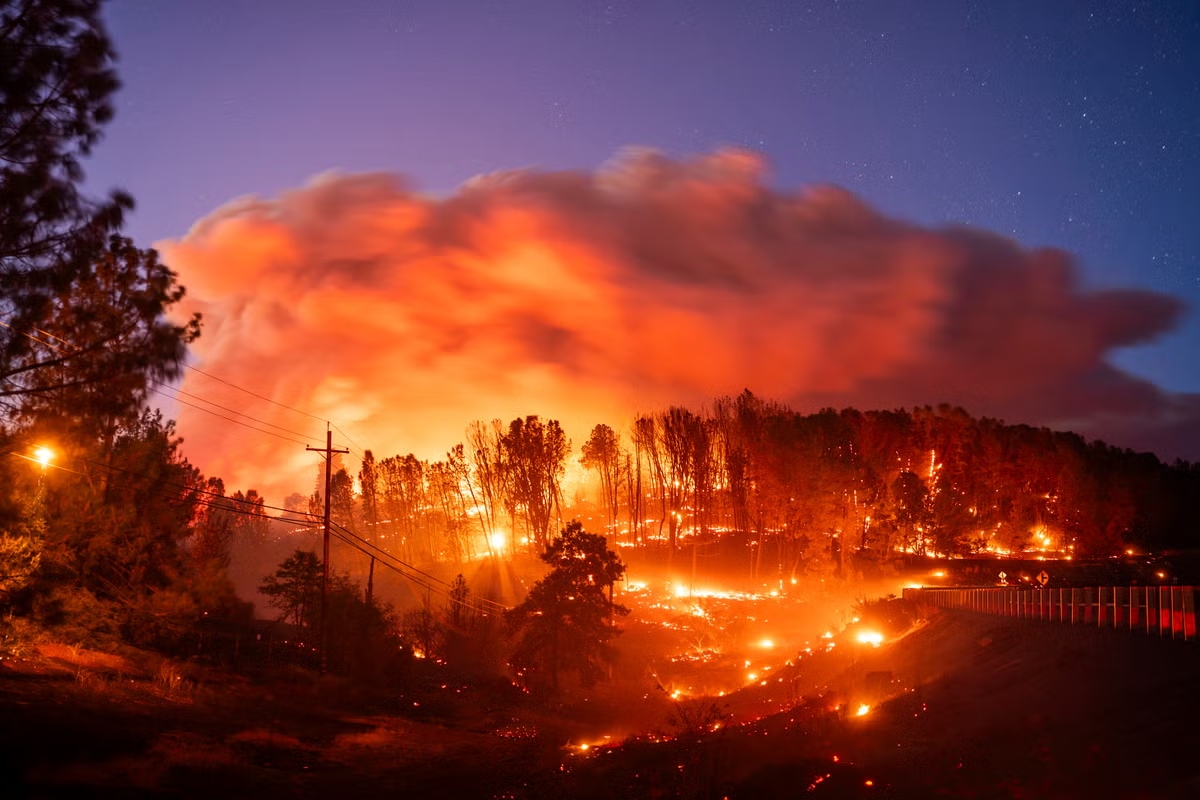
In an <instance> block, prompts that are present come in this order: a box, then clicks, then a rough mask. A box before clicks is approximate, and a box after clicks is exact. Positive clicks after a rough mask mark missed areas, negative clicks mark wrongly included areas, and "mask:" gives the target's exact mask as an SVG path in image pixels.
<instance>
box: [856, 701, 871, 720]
mask: <svg viewBox="0 0 1200 800" xmlns="http://www.w3.org/2000/svg"><path fill="white" fill-rule="evenodd" d="M870 711H871V707H870V706H869V705H867V704H866V703H860V704H859V706H858V710H857V711H855V712H854V716H856V717H865V716H866V715H867V714H868V713H869V712H870Z"/></svg>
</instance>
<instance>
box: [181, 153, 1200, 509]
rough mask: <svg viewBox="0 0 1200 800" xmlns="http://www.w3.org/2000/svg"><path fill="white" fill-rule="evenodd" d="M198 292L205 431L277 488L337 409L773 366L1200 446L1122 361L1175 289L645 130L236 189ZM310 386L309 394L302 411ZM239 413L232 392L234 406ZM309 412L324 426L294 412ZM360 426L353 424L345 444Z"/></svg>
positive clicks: (806, 404)
mask: <svg viewBox="0 0 1200 800" xmlns="http://www.w3.org/2000/svg"><path fill="white" fill-rule="evenodd" d="M159 247H160V249H161V250H162V251H163V255H164V257H165V260H166V261H167V263H169V264H171V265H172V267H173V268H174V269H175V270H177V271H178V273H179V275H180V281H181V282H182V283H183V284H184V285H185V286H186V287H187V289H188V296H187V298H186V300H185V302H184V303H183V304H182V306H183V307H182V308H181V309H180V311H181V312H182V313H190V312H192V311H200V312H201V313H202V314H203V315H204V332H203V335H202V337H201V338H200V339H199V340H198V341H197V342H196V343H195V345H193V357H194V363H195V365H196V366H197V367H199V368H200V369H202V370H204V372H206V373H209V374H210V375H213V376H219V378H221V379H222V380H224V381H227V382H229V383H231V384H236V385H237V386H241V387H244V388H246V389H249V390H251V391H253V392H255V393H257V394H259V395H262V396H263V397H269V398H271V399H272V400H274V401H276V402H277V403H281V404H284V405H286V406H290V407H291V408H284V407H282V406H279V405H273V404H271V403H267V402H264V401H262V400H261V399H259V398H255V397H251V396H248V395H245V394H244V393H239V392H234V391H233V390H232V389H231V388H230V387H229V386H228V385H226V384H221V383H218V382H216V381H214V380H212V379H211V378H209V377H208V376H206V375H202V374H200V373H197V372H193V371H189V372H188V374H187V377H186V379H185V380H184V382H183V384H182V389H183V390H184V391H185V392H189V393H192V395H194V397H192V398H189V396H188V395H183V396H182V397H181V402H187V403H192V404H194V405H200V404H201V403H199V402H198V401H197V398H200V397H203V398H205V399H207V400H211V401H214V402H217V403H221V404H223V405H225V406H227V407H228V408H231V409H236V411H237V412H240V413H243V414H247V415H250V416H252V417H253V418H254V419H255V420H258V422H253V423H252V424H254V425H255V426H256V427H260V428H263V427H265V426H264V425H263V423H270V424H271V425H274V426H278V428H269V429H268V430H271V431H273V433H274V435H266V434H261V433H256V432H253V431H248V430H247V429H246V428H245V427H243V426H239V425H234V424H232V423H231V422H229V421H228V420H227V419H222V418H220V417H218V416H216V415H214V414H213V413H206V412H202V411H199V410H197V409H196V408H195V407H194V405H182V406H181V407H180V408H179V410H178V419H179V429H180V432H181V433H182V435H183V436H184V438H185V442H186V444H185V446H184V449H185V452H186V453H187V454H188V457H189V458H190V459H191V460H192V461H193V463H195V464H196V465H197V466H199V467H200V468H201V469H202V470H203V471H204V472H205V473H206V474H210V475H217V476H221V477H223V478H225V482H226V485H227V486H230V487H231V488H250V487H256V488H259V489H260V490H262V491H264V492H265V493H267V494H268V502H277V501H278V500H279V499H281V497H282V494H286V493H289V492H291V491H300V492H309V491H311V489H312V480H313V474H314V466H313V465H314V458H313V454H312V453H308V452H306V451H305V450H304V446H303V445H304V444H306V443H316V442H319V443H322V444H323V442H324V424H323V423H321V422H320V421H318V420H317V419H315V418H314V417H319V418H322V419H331V420H333V421H334V422H335V423H336V424H337V425H338V427H339V431H342V432H344V433H345V434H348V435H349V437H351V438H352V440H353V442H354V444H353V445H352V446H354V447H355V449H356V450H359V451H361V449H364V448H369V449H372V450H374V452H375V454H376V456H377V457H385V456H389V455H394V454H403V453H407V452H410V451H411V452H414V453H416V454H417V455H418V456H421V457H427V458H440V457H441V456H442V454H443V453H444V452H445V450H446V449H447V448H449V447H450V446H451V445H453V444H455V443H457V442H459V441H462V438H463V431H464V429H465V427H466V425H467V424H468V423H469V422H470V421H472V420H476V419H480V420H490V419H493V418H500V419H503V420H505V421H507V420H509V419H512V418H513V417H515V416H518V415H525V414H539V415H541V416H543V417H547V418H557V419H559V420H561V421H562V422H563V425H564V428H566V430H567V431H568V433H569V435H571V436H572V439H573V440H574V444H575V447H576V449H577V448H578V445H579V444H580V443H581V442H582V439H583V437H585V436H586V434H587V432H588V430H590V428H591V427H592V426H593V425H595V424H596V423H598V422H605V423H608V424H610V425H612V426H613V427H614V428H615V429H617V430H622V431H623V430H624V429H625V428H626V426H627V424H628V422H629V421H630V419H631V418H632V416H633V414H634V413H636V412H638V411H651V410H657V409H659V408H663V407H666V406H668V405H671V404H682V405H691V406H694V407H695V406H699V405H700V404H701V403H703V402H705V401H707V400H709V399H711V398H712V397H713V396H717V395H722V394H731V393H737V392H740V391H741V390H742V389H743V388H749V389H751V390H752V391H754V392H755V393H756V394H758V395H760V396H763V397H767V398H772V399H777V400H782V401H784V402H787V403H788V404H790V405H791V406H792V407H794V408H796V409H797V410H799V411H808V410H816V409H817V408H819V407H822V406H835V407H841V406H846V405H854V406H857V407H859V408H862V409H867V408H880V407H882V408H894V407H900V406H912V405H924V404H937V403H941V402H949V403H952V404H957V405H962V406H963V407H964V408H966V409H967V410H968V411H969V412H971V413H972V414H974V415H977V416H980V415H987V416H993V417H998V418H1001V419H1004V420H1006V421H1009V422H1026V423H1032V424H1039V425H1041V424H1045V425H1049V426H1052V427H1066V428H1070V429H1074V430H1078V431H1080V432H1081V433H1083V434H1085V435H1087V436H1090V437H1100V438H1104V439H1106V440H1108V441H1111V442H1113V443H1115V444H1120V445H1123V446H1133V447H1136V448H1139V449H1143V448H1154V449H1157V450H1158V452H1159V453H1160V454H1161V455H1163V456H1165V457H1174V456H1179V455H1182V456H1185V457H1189V458H1195V457H1196V456H1197V453H1198V452H1200V436H1198V435H1197V432H1198V431H1200V425H1198V424H1197V420H1198V419H1200V402H1198V401H1197V397H1196V396H1192V395H1171V394H1168V393H1166V392H1164V391H1162V390H1160V389H1159V388H1157V387H1155V386H1154V385H1152V384H1149V383H1147V382H1145V381H1142V380H1140V379H1137V378H1134V377H1132V376H1129V375H1127V374H1123V373H1121V372H1119V371H1117V370H1116V369H1115V368H1113V367H1111V366H1110V365H1109V364H1108V363H1107V361H1106V357H1107V355H1108V354H1109V353H1110V352H1111V351H1112V350H1113V349H1115V348H1120V347H1127V346H1131V345H1136V344H1140V343H1144V342H1148V341H1151V340H1154V339H1156V338H1157V337H1160V336H1162V335H1163V334H1164V333H1166V332H1168V331H1170V330H1171V329H1172V328H1173V326H1174V325H1175V323H1176V321H1177V320H1178V318H1179V316H1180V314H1181V312H1182V307H1181V304H1180V303H1179V301H1178V300H1176V299H1175V298H1172V297H1169V296H1165V295H1161V294H1156V293H1152V292H1148V291H1142V290H1135V289H1124V290H1106V291H1087V290H1084V289H1083V288H1082V287H1081V286H1080V285H1079V284H1078V278H1077V272H1076V269H1075V267H1074V266H1073V264H1072V262H1071V259H1070V257H1069V256H1068V255H1066V254H1065V253H1062V252H1059V251H1055V250H1045V249H1027V248H1025V247H1022V246H1020V245H1018V244H1017V243H1015V242H1013V241H1011V240H1008V239H1005V238H1003V237H1000V236H997V235H994V234H990V233H987V232H984V231H979V230H968V229H936V230H935V229H929V228H924V227H921V226H918V225H915V224H911V223H907V222H904V221H902V220H898V219H892V218H889V217H886V216H884V215H882V214H880V213H879V212H877V211H876V210H874V209H872V208H871V207H870V206H869V205H867V204H866V203H864V202H863V201H862V200H861V199H859V198H857V197H855V196H854V195H852V194H850V193H848V192H845V191H842V190H839V189H835V188H829V187H818V188H811V189H805V190H802V191H799V192H796V193H787V192H780V191H779V190H777V189H773V188H771V187H770V186H769V185H768V183H767V181H766V175H765V168H764V164H763V161H762V159H761V158H760V157H759V156H758V155H756V154H753V153H748V152H743V151H721V152H717V153H714V154H711V155H708V156H704V157H699V158H695V159H691V160H672V159H670V158H667V157H665V156H663V155H661V154H658V153H655V152H650V151H633V150H631V151H629V152H626V153H623V154H621V155H620V156H619V157H618V158H616V159H615V160H614V161H613V162H612V163H610V164H608V165H606V166H605V167H603V168H601V169H600V170H597V171H596V172H540V171H535V170H523V171H513V172H504V173H497V174H493V175H487V176H483V177H480V178H476V179H474V180H472V181H470V182H468V183H467V184H465V185H463V186H462V187H460V189H459V190H458V191H457V192H455V193H454V194H452V195H450V196H448V197H429V196H425V195H422V194H420V193H417V192H415V191H413V190H412V189H410V188H409V187H408V186H407V185H406V184H405V182H404V180H403V179H402V178H400V177H397V176H395V175H390V174H359V175H341V174H327V175H323V176H320V177H318V178H316V179H314V180H313V181H312V182H311V183H310V184H309V185H307V186H305V187H303V188H300V189H297V190H294V191H291V192H287V193H285V194H283V195H281V196H280V197H278V198H275V199H271V200H264V199H258V198H248V199H241V200H237V201H234V202H232V203H230V204H228V205H226V206H224V207H222V208H219V209H217V210H216V211H214V212H212V213H211V214H210V215H209V216H207V217H206V218H204V219H202V220H201V221H199V222H198V223H197V224H196V225H195V226H194V227H193V229H192V230H191V231H190V232H189V233H188V234H187V235H186V236H185V237H184V238H183V239H181V240H176V241H169V242H164V243H160V244H159ZM293 409H299V410H302V411H303V412H306V413H307V414H311V415H313V416H312V417H309V416H305V415H304V414H300V413H297V411H295V410H293ZM219 413H220V414H221V415H222V416H224V417H229V416H231V414H230V412H229V411H220V412H219ZM297 434H300V435H301V436H297ZM339 441H340V437H338V436H336V435H335V444H337V443H339Z"/></svg>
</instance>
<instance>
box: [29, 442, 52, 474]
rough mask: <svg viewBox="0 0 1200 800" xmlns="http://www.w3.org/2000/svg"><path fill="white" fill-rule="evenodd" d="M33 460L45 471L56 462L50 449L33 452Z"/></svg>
mask: <svg viewBox="0 0 1200 800" xmlns="http://www.w3.org/2000/svg"><path fill="white" fill-rule="evenodd" d="M33 460H34V461H36V462H37V463H39V464H41V465H42V469H45V468H46V467H47V466H49V465H50V462H51V461H53V460H54V451H53V450H51V449H50V448H49V447H39V448H37V449H36V450H34V451H33Z"/></svg>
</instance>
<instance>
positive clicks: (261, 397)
mask: <svg viewBox="0 0 1200 800" xmlns="http://www.w3.org/2000/svg"><path fill="white" fill-rule="evenodd" d="M183 366H184V367H185V368H187V369H190V370H191V371H192V372H198V373H200V374H201V375H203V376H205V377H206V378H212V379H213V380H214V381H217V382H218V383H223V384H225V385H226V386H229V387H232V388H234V389H237V390H238V391H239V392H245V393H246V394H248V395H250V396H251V397H257V398H258V399H259V400H265V401H267V402H268V403H271V404H272V405H276V406H279V407H280V408H286V409H287V410H288V411H295V412H296V413H297V414H303V415H304V416H306V417H310V418H312V419H315V420H317V421H318V422H326V423H327V422H329V420H327V419H324V418H323V417H318V416H317V415H316V414H310V413H308V412H307V411H301V410H300V409H298V408H294V407H293V406H289V405H288V404H287V403H280V402H279V401H278V400H272V399H271V398H269V397H266V396H265V395H261V394H259V393H257V392H252V391H250V390H249V389H245V388H243V387H241V386H238V385H237V384H236V383H231V382H230V381H227V380H225V379H224V378H218V377H217V376H216V375H213V374H212V373H210V372H205V371H204V370H202V369H200V368H199V367H193V366H192V365H191V364H187V363H185V364H184V365H183Z"/></svg>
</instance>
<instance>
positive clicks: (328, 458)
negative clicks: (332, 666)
mask: <svg viewBox="0 0 1200 800" xmlns="http://www.w3.org/2000/svg"><path fill="white" fill-rule="evenodd" d="M304 449H305V450H312V451H314V452H317V453H324V454H325V547H324V554H323V556H322V558H321V672H325V671H326V670H327V669H328V668H329V616H328V614H327V613H326V612H327V611H328V610H329V521H330V519H329V513H330V509H331V507H330V504H329V499H330V498H329V488H330V486H331V485H332V483H333V454H334V453H349V452H350V451H349V450H334V449H333V431H332V430H331V429H330V428H329V426H328V425H327V426H325V447H323V448H322V447H305V448H304Z"/></svg>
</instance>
